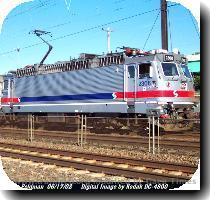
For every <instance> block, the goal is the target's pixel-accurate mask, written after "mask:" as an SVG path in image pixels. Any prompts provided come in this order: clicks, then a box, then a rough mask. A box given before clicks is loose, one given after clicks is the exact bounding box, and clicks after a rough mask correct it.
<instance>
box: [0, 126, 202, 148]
mask: <svg viewBox="0 0 210 200" xmlns="http://www.w3.org/2000/svg"><path fill="white" fill-rule="evenodd" d="M0 133H1V134H19V135H20V134H24V135H25V136H26V135H27V130H25V129H22V130H18V129H1V131H0ZM34 134H35V137H46V138H48V137H49V138H54V139H58V140H63V139H65V140H66V141H72V142H76V141H77V137H78V134H77V133H68V132H55V131H40V130H36V131H34ZM199 136H200V135H199V134H195V135H192V138H196V139H197V140H196V141H186V140H184V136H182V140H180V139H177V140H176V139H169V138H163V137H161V139H160V146H161V147H164V148H175V149H179V148H184V149H189V150H196V151H199V150H200V141H199ZM86 140H87V142H90V143H94V142H97V143H103V144H105V143H108V144H119V145H123V144H124V145H137V146H143V147H147V146H148V138H146V137H142V136H124V135H122V136H120V135H100V134H87V138H86Z"/></svg>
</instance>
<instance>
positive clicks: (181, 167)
mask: <svg viewBox="0 0 210 200" xmlns="http://www.w3.org/2000/svg"><path fill="white" fill-rule="evenodd" d="M0 146H1V147H4V148H12V149H19V150H24V151H34V152H39V153H46V154H51V155H55V154H56V155H60V156H70V157H75V158H84V159H87V160H89V159H91V160H96V161H102V162H113V163H117V164H128V165H132V166H143V167H147V168H153V169H157V168H158V169H165V170H169V171H182V172H185V173H189V174H192V173H194V172H195V171H196V169H197V166H194V165H187V164H178V163H169V162H163V161H152V160H143V159H136V158H126V157H119V156H111V155H100V154H96V153H85V152H76V151H66V150H57V149H51V148H43V147H34V146H27V145H18V144H11V143H0Z"/></svg>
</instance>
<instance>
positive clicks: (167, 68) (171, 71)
mask: <svg viewBox="0 0 210 200" xmlns="http://www.w3.org/2000/svg"><path fill="white" fill-rule="evenodd" d="M162 68H163V73H164V75H165V76H178V75H179V74H178V70H177V67H176V64H174V63H162Z"/></svg>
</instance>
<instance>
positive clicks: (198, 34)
mask: <svg viewBox="0 0 210 200" xmlns="http://www.w3.org/2000/svg"><path fill="white" fill-rule="evenodd" d="M188 13H189V15H190V18H191V20H192V23H193V25H194V28H195V31H196V33H197V35H198V37H199V39H200V33H199V31H198V29H197V27H196V24H195V22H194V20H193V17H192V13H191V12H190V10H188Z"/></svg>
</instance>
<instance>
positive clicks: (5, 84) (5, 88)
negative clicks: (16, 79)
mask: <svg viewBox="0 0 210 200" xmlns="http://www.w3.org/2000/svg"><path fill="white" fill-rule="evenodd" d="M3 87H4V90H8V80H5V81H4V85H3Z"/></svg>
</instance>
